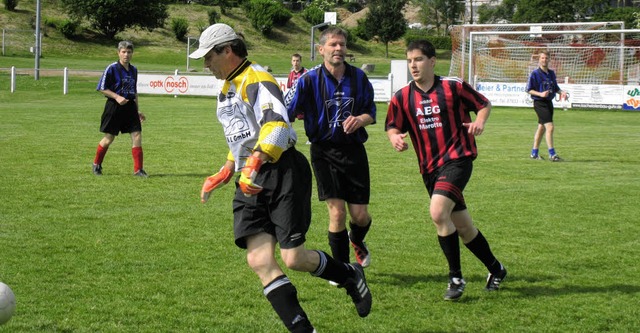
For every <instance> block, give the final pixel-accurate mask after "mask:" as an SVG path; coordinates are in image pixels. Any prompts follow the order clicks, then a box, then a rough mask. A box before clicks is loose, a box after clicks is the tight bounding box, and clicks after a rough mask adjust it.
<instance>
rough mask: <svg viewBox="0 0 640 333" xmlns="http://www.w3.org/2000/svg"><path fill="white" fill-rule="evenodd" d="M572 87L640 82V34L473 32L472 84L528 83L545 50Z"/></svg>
mask: <svg viewBox="0 0 640 333" xmlns="http://www.w3.org/2000/svg"><path fill="white" fill-rule="evenodd" d="M543 50H545V51H549V52H550V53H551V64H550V66H549V67H550V68H552V69H554V70H555V72H556V75H557V76H558V77H568V78H569V83H579V84H630V83H633V84H637V83H638V82H640V30H637V29H615V30H571V31H566V30H553V31H536V32H531V31H529V32H523V31H500V32H497V31H473V32H471V33H470V34H469V52H468V60H467V64H468V81H469V82H470V83H475V82H476V81H477V80H481V81H500V82H526V80H527V77H528V75H529V73H530V72H531V70H533V69H535V68H536V67H537V56H538V54H539V52H540V51H543Z"/></svg>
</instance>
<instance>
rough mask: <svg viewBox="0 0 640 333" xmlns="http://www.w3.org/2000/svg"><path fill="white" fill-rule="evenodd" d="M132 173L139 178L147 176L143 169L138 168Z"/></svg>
mask: <svg viewBox="0 0 640 333" xmlns="http://www.w3.org/2000/svg"><path fill="white" fill-rule="evenodd" d="M133 175H134V176H136V177H140V178H147V177H149V175H147V173H146V172H145V171H144V169H140V170H138V171H136V172H134V173H133Z"/></svg>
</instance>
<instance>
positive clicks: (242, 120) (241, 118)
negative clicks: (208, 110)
mask: <svg viewBox="0 0 640 333" xmlns="http://www.w3.org/2000/svg"><path fill="white" fill-rule="evenodd" d="M218 117H219V119H220V123H222V128H223V129H224V135H225V136H226V137H227V142H229V143H231V142H236V141H239V140H242V139H246V138H249V137H251V127H250V126H249V122H248V121H247V118H246V117H245V115H244V114H243V113H242V112H240V110H239V109H238V105H237V104H232V105H229V106H225V107H222V108H220V109H219V110H218Z"/></svg>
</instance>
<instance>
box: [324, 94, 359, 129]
mask: <svg viewBox="0 0 640 333" xmlns="http://www.w3.org/2000/svg"><path fill="white" fill-rule="evenodd" d="M353 101H354V99H353V98H352V97H347V98H332V99H329V100H326V101H325V108H326V110H327V111H328V112H329V114H330V115H331V119H329V127H330V128H336V127H342V122H343V121H344V120H345V119H347V118H348V117H349V116H350V115H351V113H352V110H353Z"/></svg>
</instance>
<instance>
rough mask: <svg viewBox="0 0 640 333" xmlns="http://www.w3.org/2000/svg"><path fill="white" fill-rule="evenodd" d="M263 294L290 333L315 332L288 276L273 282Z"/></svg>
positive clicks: (265, 288)
mask: <svg viewBox="0 0 640 333" xmlns="http://www.w3.org/2000/svg"><path fill="white" fill-rule="evenodd" d="M263 293H264V295H265V296H266V297H267V299H268V300H269V302H270V303H271V306H272V307H273V309H274V310H275V311H276V313H277V314H278V316H280V319H281V320H282V322H283V323H284V325H285V326H286V327H287V329H289V332H296V333H298V332H299V333H308V332H313V326H312V325H311V322H309V319H308V318H307V314H306V313H305V312H304V310H303V309H302V307H301V306H300V302H298V291H297V290H296V287H294V286H293V284H291V281H289V278H287V276H286V275H281V276H278V277H277V278H275V280H273V281H271V282H270V283H269V284H268V285H267V286H266V287H264V290H263Z"/></svg>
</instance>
